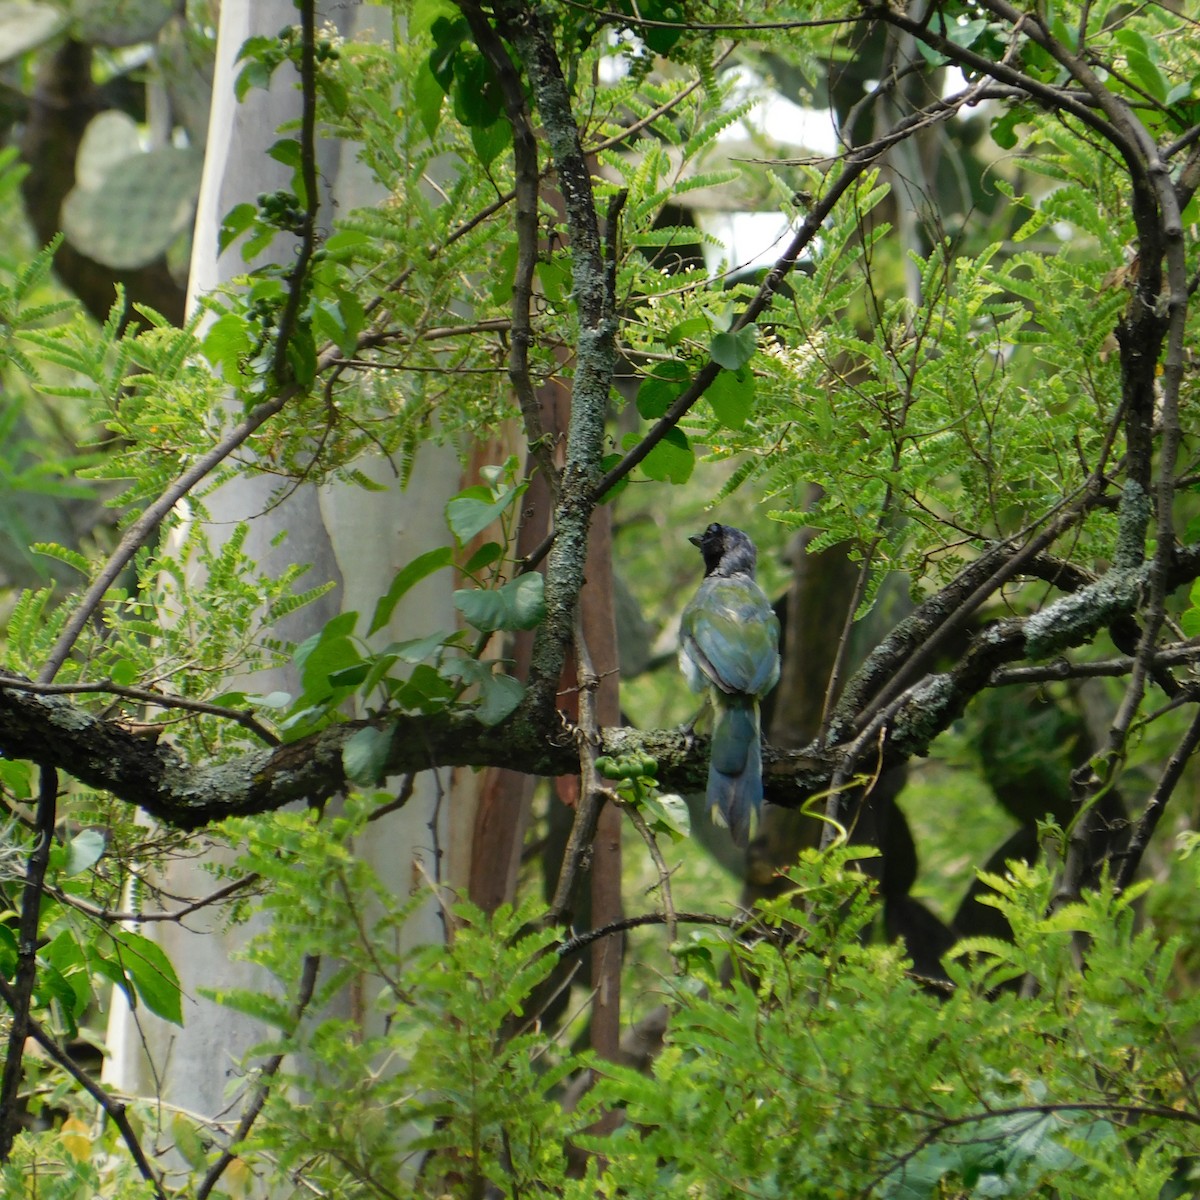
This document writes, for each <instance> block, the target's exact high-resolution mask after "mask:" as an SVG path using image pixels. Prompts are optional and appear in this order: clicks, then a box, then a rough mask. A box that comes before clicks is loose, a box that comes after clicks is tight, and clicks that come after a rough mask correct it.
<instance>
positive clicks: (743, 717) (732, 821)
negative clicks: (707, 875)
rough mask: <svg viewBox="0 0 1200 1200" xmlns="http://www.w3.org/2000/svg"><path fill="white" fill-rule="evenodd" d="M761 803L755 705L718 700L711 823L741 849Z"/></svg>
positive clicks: (711, 773) (751, 833)
mask: <svg viewBox="0 0 1200 1200" xmlns="http://www.w3.org/2000/svg"><path fill="white" fill-rule="evenodd" d="M762 800H763V786H762V742H761V738H760V734H759V722H758V701H757V700H754V699H752V698H751V697H749V696H737V697H734V696H722V697H720V698H719V699H718V700H717V703H716V715H715V718H714V720H713V734H712V756H711V758H710V759H709V763H708V807H709V811H710V812H711V814H712V819H713V820H714V821H716V822H717V823H718V824H719V825H726V826H728V827H729V832H730V833H731V834H732V835H733V840H734V841H735V842H736V843H737V844H738V845H739V846H744V845H746V843H747V842H749V840H750V839H751V838H752V837H753V836H754V834H755V832H756V831H757V829H758V815H759V812H760V811H761V809H762Z"/></svg>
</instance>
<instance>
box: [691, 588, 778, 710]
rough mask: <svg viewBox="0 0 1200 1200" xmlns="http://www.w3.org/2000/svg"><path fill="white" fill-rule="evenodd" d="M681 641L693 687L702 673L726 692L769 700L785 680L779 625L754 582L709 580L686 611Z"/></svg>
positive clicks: (763, 595) (764, 596) (761, 591)
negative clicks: (781, 672) (781, 668)
mask: <svg viewBox="0 0 1200 1200" xmlns="http://www.w3.org/2000/svg"><path fill="white" fill-rule="evenodd" d="M680 638H681V648H682V652H683V656H685V657H686V659H687V661H686V662H685V664H684V671H685V674H687V675H688V676H689V683H691V684H692V686H693V687H695V686H696V682H698V678H697V673H698V674H699V675H700V676H703V678H704V679H707V680H708V681H709V682H710V683H711V684H713V686H715V687H717V688H718V689H720V690H721V691H722V692H726V693H735V692H740V693H742V694H744V695H748V696H763V695H765V694H766V693H767V692H769V691H770V690H771V688H773V687H774V686H775V683H776V681H777V680H778V679H779V621H778V620H777V618H776V616H775V614H774V613H773V612H772V611H771V605H770V603H769V602H768V601H767V597H766V595H765V594H764V592H763V590H762V588H760V587H759V586H758V584H756V583H754V582H753V581H752V580H749V579H725V578H720V577H717V576H712V577H710V578H708V579H706V580H705V581H704V582H703V583H702V584H701V585H700V587H699V589H698V590H697V592H696V595H695V597H694V598H693V599H692V601H691V603H689V604H688V606H687V608H685V609H684V610H683V618H682V622H681V626H680Z"/></svg>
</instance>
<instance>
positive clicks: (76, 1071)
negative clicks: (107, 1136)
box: [0, 976, 167, 1200]
mask: <svg viewBox="0 0 1200 1200" xmlns="http://www.w3.org/2000/svg"><path fill="white" fill-rule="evenodd" d="M0 1000H3V1001H4V1003H5V1004H6V1005H8V1007H9V1008H10V1009H14V1008H15V1005H16V996H15V994H14V992H13V989H12V987H11V986H10V985H9V984H8V983H7V982H6V981H5V979H4V977H3V976H0ZM27 1033H28V1035H29V1036H30V1037H31V1038H33V1040H34V1041H35V1042H37V1044H38V1045H39V1046H41V1048H42V1049H43V1050H44V1051H45V1052H46V1057H47V1058H49V1059H50V1060H51V1061H52V1062H53V1063H54V1064H55V1066H57V1067H59V1068H61V1069H62V1070H63V1071H65V1072H66V1073H67V1074H68V1075H70V1077H71V1078H72V1079H73V1080H74V1081H75V1082H76V1083H77V1084H78V1085H79V1086H80V1087H81V1088H82V1089H83V1090H84V1091H85V1092H87V1094H88V1095H89V1096H91V1097H92V1099H93V1100H95V1101H96V1103H97V1104H99V1105H100V1107H101V1109H103V1110H104V1114H105V1116H107V1117H108V1118H109V1120H111V1121H112V1123H113V1124H114V1125H115V1126H116V1127H117V1130H118V1132H119V1133H120V1134H121V1140H122V1141H123V1142H124V1143H125V1145H126V1147H127V1149H128V1150H129V1154H130V1157H131V1158H132V1159H133V1161H134V1165H135V1166H136V1167H137V1169H138V1172H139V1173H140V1174H141V1176H142V1178H143V1179H144V1180H146V1182H147V1183H149V1184H150V1186H151V1187H152V1188H153V1189H154V1195H155V1196H156V1197H157V1200H167V1194H166V1192H165V1191H164V1190H163V1186H162V1183H161V1181H160V1180H159V1177H158V1175H157V1174H156V1173H155V1171H154V1168H153V1167H152V1166H151V1165H150V1161H149V1159H147V1157H146V1152H145V1151H144V1150H143V1149H142V1144H141V1142H139V1141H138V1136H137V1134H136V1133H135V1132H134V1129H133V1124H132V1122H131V1121H130V1120H129V1115H128V1112H127V1111H126V1106H125V1103H124V1102H123V1101H121V1100H117V1099H116V1098H115V1097H113V1096H112V1095H110V1093H109V1092H107V1091H106V1090H105V1089H104V1088H103V1087H101V1086H100V1084H98V1083H97V1082H96V1081H95V1080H94V1079H93V1078H92V1077H91V1075H89V1074H88V1073H87V1071H85V1070H84V1069H83V1068H82V1067H81V1066H80V1065H79V1064H78V1063H77V1062H75V1060H74V1059H73V1058H71V1056H70V1055H69V1054H68V1053H67V1052H66V1051H65V1050H64V1049H63V1048H62V1047H61V1046H60V1045H59V1044H58V1042H57V1041H56V1040H55V1039H54V1037H53V1036H52V1035H51V1034H50V1033H49V1031H48V1030H47V1029H46V1028H45V1026H43V1025H42V1023H41V1022H40V1021H38V1020H37V1019H36V1018H35V1017H32V1016H31V1017H30V1018H29V1023H28V1026H27Z"/></svg>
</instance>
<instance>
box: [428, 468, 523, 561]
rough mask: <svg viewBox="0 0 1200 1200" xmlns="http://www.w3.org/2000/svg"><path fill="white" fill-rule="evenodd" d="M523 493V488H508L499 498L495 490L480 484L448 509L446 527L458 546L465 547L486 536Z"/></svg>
mask: <svg viewBox="0 0 1200 1200" xmlns="http://www.w3.org/2000/svg"><path fill="white" fill-rule="evenodd" d="M522 491H523V488H519V487H515V488H508V489H507V490H506V491H504V492H503V493H502V494H501V495H500V496H498V497H497V496H495V495H494V494H493V492H492V489H491V488H489V487H485V486H484V485H483V484H482V483H477V484H475V485H474V486H473V487H469V488H466V489H464V490H463V491H461V492H459V493H458V495H457V496H455V497H454V498H453V499H452V500H450V501H449V502H448V503H447V505H446V524H447V525H449V526H450V532H451V533H453V534H454V537H455V539H456V540H457V542H458V544H459V545H460V546H465V545H466V544H467V543H468V542H469V541H470V540H471V539H472V538H473V537H474V536H475V535H476V534H478V533H482V532H483V531H484V530H485V529H486V528H487V527H488V526H489V525H490V524H491V523H492V522H493V521H494V520H496V519H497V518H498V517H499V516H500V515H501V513H503V512H504V510H505V509H506V508H508V506H509V505H510V504H512V502H513V500H514V499H515V498H516V497H517V496H518V495H520V493H521V492H522Z"/></svg>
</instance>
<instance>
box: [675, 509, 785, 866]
mask: <svg viewBox="0 0 1200 1200" xmlns="http://www.w3.org/2000/svg"><path fill="white" fill-rule="evenodd" d="M688 541H689V542H691V543H692V545H693V546H698V547H699V548H700V553H701V554H703V555H704V580H703V582H702V583H701V584H700V586H699V588H697V589H696V594H695V595H694V596H693V597H692V599H691V600H690V601H689V603H688V605H687V607H686V608H685V609H684V610H683V617H682V620H681V624H680V630H679V666H680V669H681V670H682V671H683V674H684V677H685V678H686V679H687V681H688V686H689V687H690V688H691V689H692V691H694V692H703V691H707V692H708V694H709V698H710V699H711V702H712V706H713V732H712V755H711V758H710V759H709V764H708V806H709V809H710V811H711V813H712V818H713V820H714V821H716V822H718V823H719V824H722V825H727V826H728V827H729V830H730V832H731V833H732V834H733V840H734V841H735V842H736V843H737V844H738V845H739V846H744V845H745V844H746V843H747V842H748V841H749V840H750V838H752V837H753V836H754V832H755V829H756V828H757V826H758V814H759V810H760V809H761V808H762V798H763V787H762V741H761V731H760V728H759V718H758V702H759V701H760V700H761V699H762V698H763V696H765V695H766V694H767V693H768V692H769V691H770V690H771V689H772V688H773V687H774V686H775V684H776V683H777V682H778V681H779V620H778V618H776V616H775V614H774V613H773V612H772V611H771V604H770V601H768V600H767V597H766V594H765V593H764V592H763V590H762V588H760V587H759V586H758V584H757V583H756V582H755V580H754V568H755V565H756V563H757V560H758V554H757V552H756V551H755V549H754V543H753V542H752V541H751V540H750V539H749V538H748V537H747V536H746V535H745V534H744V533H743V532H742V531H741V530H740V529H733V528H732V527H731V526H729V525H718V524H716V523H715V522H714V523H713V524H711V525H710V526H709V527H708V528H707V529H706V530H705V531H704V532H703V533H702V534H700V535H698V536H696V537H690V538H688Z"/></svg>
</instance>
